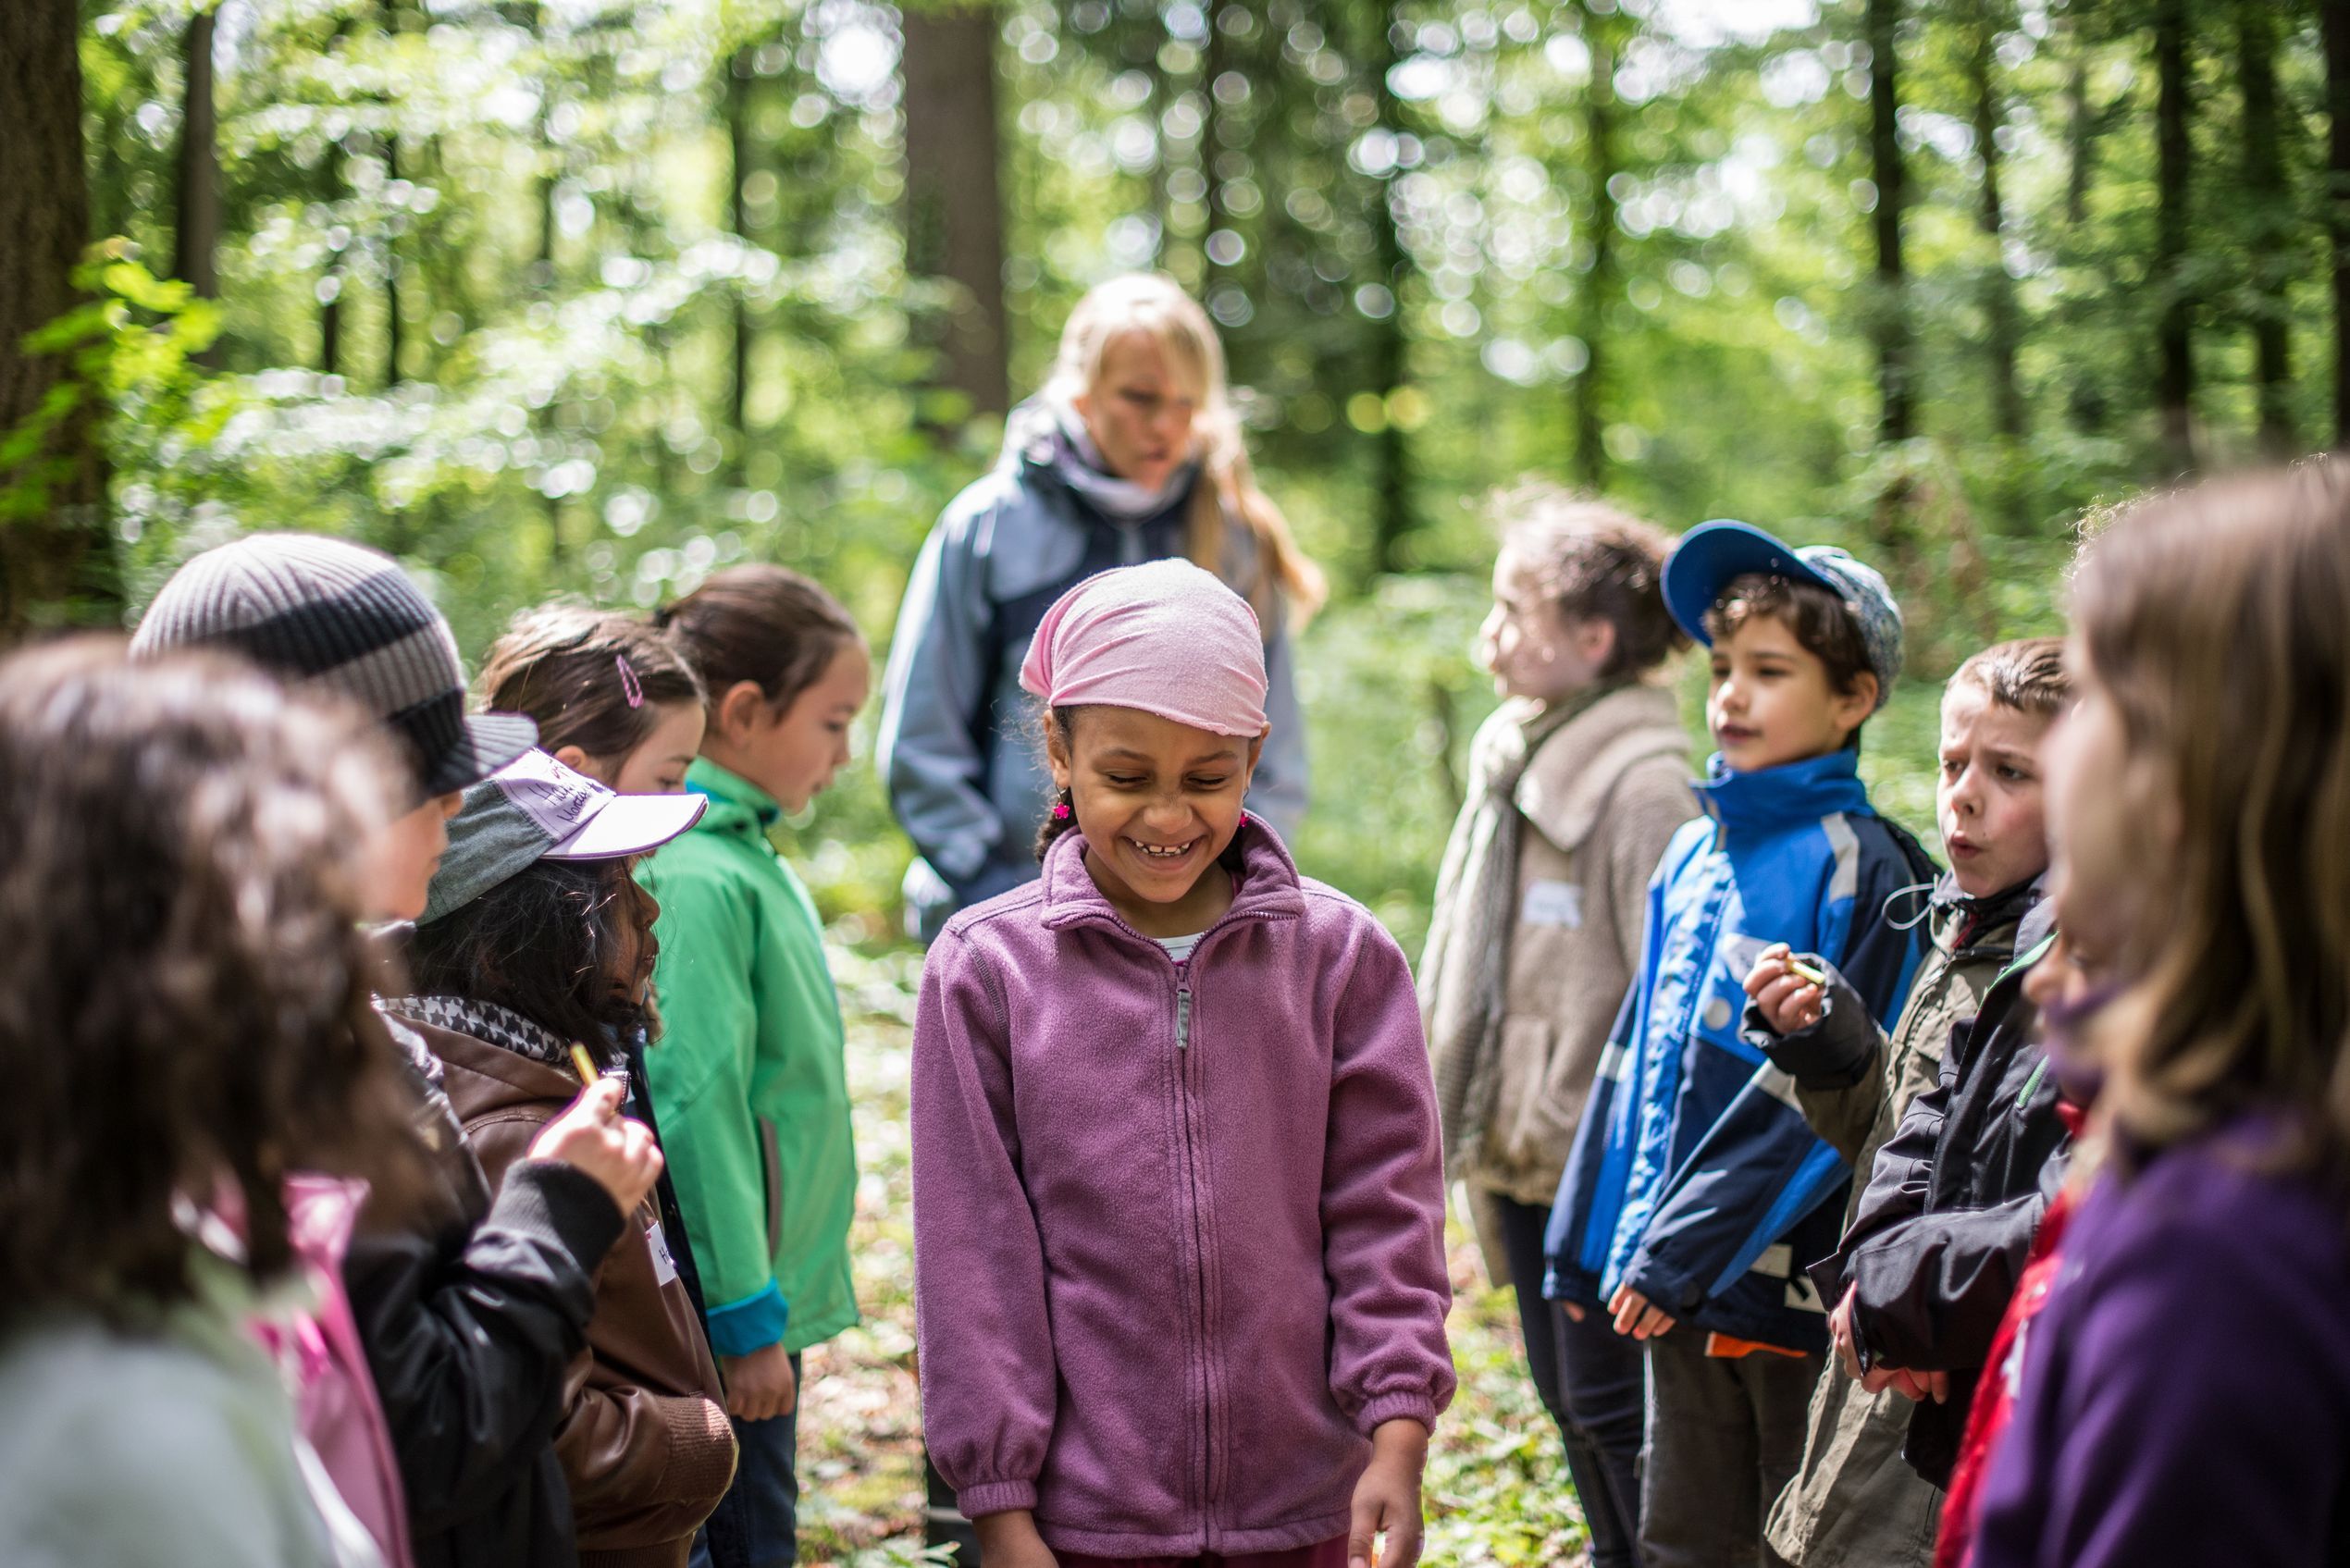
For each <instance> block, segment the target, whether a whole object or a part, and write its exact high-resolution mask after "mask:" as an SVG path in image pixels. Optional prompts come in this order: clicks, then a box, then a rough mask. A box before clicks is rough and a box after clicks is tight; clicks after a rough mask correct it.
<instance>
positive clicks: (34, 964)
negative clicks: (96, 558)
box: [0, 639, 419, 1316]
mask: <svg viewBox="0 0 2350 1568" xmlns="http://www.w3.org/2000/svg"><path fill="white" fill-rule="evenodd" d="M378 730H379V726H377V725H375V724H373V723H370V722H367V721H366V720H365V718H364V717H363V716H361V715H359V714H357V713H356V712H346V711H344V710H341V709H340V708H329V707H327V706H322V705H321V702H320V700H318V699H312V698H295V697H291V696H289V695H288V694H287V693H286V692H285V690H284V689H283V688H282V687H280V686H279V685H278V684H277V683H275V682H274V681H272V680H270V679H268V678H267V677H266V676H265V675H263V674H262V673H259V672H258V671H256V670H254V669H253V668H251V667H250V666H248V665H245V664H242V663H241V662H237V661H232V660H230V659H229V658H227V657H226V656H222V655H216V654H200V653H182V654H175V655H171V656H167V657H165V658H161V659H157V660H154V661H145V662H142V663H139V664H135V665H134V664H130V663H128V662H126V661H125V658H124V654H123V649H122V646H121V644H120V643H119V642H118V641H115V640H113V639H88V640H80V641H74V642H65V643H54V644H50V645H47V646H44V647H41V648H34V649H31V650H29V651H25V652H19V653H17V654H15V655H13V656H11V657H9V658H8V659H6V661H0V1083H5V1084H6V1093H0V1303H5V1305H0V1313H6V1314H31V1313H34V1312H39V1311H46V1310H54V1309H58V1308H65V1309H69V1310H84V1311H93V1312H97V1313H100V1314H103V1315H108V1316H119V1315H124V1314H126V1313H131V1312H135V1311H139V1310H142V1308H143V1307H152V1306H155V1305H161V1304H167V1303H173V1302H177V1301H183V1300H187V1299H190V1298H191V1297H192V1296H193V1295H194V1293H195V1287H194V1282H193V1280H192V1277H191V1273H190V1263H191V1254H192V1252H193V1251H194V1247H193V1243H192V1242H191V1241H190V1240H189V1236H188V1234H187V1232H186V1230H185V1229H184V1228H183V1227H182V1225H181V1223H180V1222H179V1220H178V1219H177V1218H176V1217H175V1207H176V1206H177V1207H181V1208H184V1205H185V1204H186V1203H187V1202H188V1201H189V1200H195V1201H197V1202H212V1201H219V1202H222V1203H223V1204H228V1203H231V1202H236V1203H241V1205H242V1208H243V1210H244V1216H243V1229H244V1240H245V1248H246V1257H245V1260H244V1266H245V1268H246V1269H247V1271H248V1272H249V1273H250V1274H251V1275H252V1276H253V1277H254V1278H256V1279H258V1278H267V1277H269V1276H272V1275H275V1274H278V1273H279V1272H280V1271H282V1270H283V1269H284V1268H285V1267H286V1266H287V1264H288V1261H289V1256H290V1254H289V1250H288V1246H287V1241H286V1218H285V1209H284V1205H283V1202H282V1198H281V1191H282V1181H283V1179H284V1177H285V1176H286V1175H287V1173H288V1172H290V1171H291V1170H295V1169H300V1168H309V1169H326V1170H333V1171H338V1172H340V1173H344V1174H353V1175H366V1176H369V1177H370V1178H371V1179H372V1178H374V1177H375V1176H377V1174H379V1173H383V1172H390V1171H392V1170H393V1169H394V1168H395V1167H399V1168H402V1169H405V1170H406V1172H407V1174H408V1177H409V1179H411V1180H413V1179H414V1175H415V1169H416V1167H414V1166H413V1165H403V1162H404V1161H413V1160H415V1159H416V1158H418V1157H419V1155H418V1151H417V1149H416V1145H415V1142H414V1135H413V1133H412V1132H411V1130H410V1125H409V1121H408V1118H407V1105H406V1103H405V1096H404V1095H403V1093H402V1083H401V1080H400V1079H399V1077H398V1073H399V1070H400V1069H399V1067H398V1065H397V1060H396V1056H395V1053H394V1049H393V1046H392V1044H391V1041H390V1036H389V1034H388V1033H387V1032H386V1031H385V1029H384V1027H383V1024H382V1022H381V1020H380V1019H377V1016H376V1014H375V1012H374V1009H373V1007H372V1006H371V1005H370V996H369V994H370V991H371V989H372V982H373V981H374V977H375V963H376V960H375V957H374V955H373V952H372V950H371V948H370V946H369V945H368V944H367V941H366V939H365V936H364V935H363V934H362V932H360V930H359V926H358V920H359V917H360V915H361V913H362V910H361V899H360V895H361V889H360V879H359V876H358V874H357V868H356V865H355V859H356V857H357V856H358V854H359V853H360V851H361V850H362V848H363V846H365V843H366V842H367V840H368V838H369V836H370V835H371V834H372V833H374V832H375V831H376V830H377V827H378V826H379V825H380V824H381V823H382V822H383V821H386V820H388V817H389V815H390V812H391V811H392V810H394V809H397V808H396V805H395V803H394V802H393V800H392V799H391V792H392V790H393V788H394V787H395V785H396V784H398V783H400V782H402V781H404V780H405V778H406V776H407V775H406V773H405V772H404V771H403V770H402V767H401V766H400V765H399V764H398V762H397V761H396V759H394V758H393V757H392V756H391V754H390V752H389V750H388V749H387V748H386V747H385V744H384V742H383V741H382V740H381V739H380V738H378ZM224 1212H226V1211H225V1210H224Z"/></svg>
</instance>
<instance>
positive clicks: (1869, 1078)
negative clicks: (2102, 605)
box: [1745, 637, 2070, 1568]
mask: <svg viewBox="0 0 2350 1568" xmlns="http://www.w3.org/2000/svg"><path fill="white" fill-rule="evenodd" d="M2069 692H2070V686H2069V684H2068V682H2067V680H2066V677H2065V670H2064V644H2063V643H2062V641H2060V640H2059V639H2058V638H2055V637H2040V638H2035V639H2030V640H2026V641H2021V642H2009V643H2001V644H1999V645H1998V646H1997V647H1994V648H1985V649H1984V650H1983V651H1982V652H1980V653H1978V654H1976V655H1974V656H1973V658H1971V659H1969V660H1968V661H1966V662H1965V663H1963V664H1961V665H1960V666H1959V669H1958V672H1957V673H1955V674H1953V675H1952V676H1951V677H1950V681H1949V684H1948V685H1947V686H1946V687H1945V688H1944V690H1943V694H1942V734H1941V746H1940V756H1939V761H1940V769H1939V772H1938V775H1937V779H1936V786H1935V814H1936V819H1937V821H1938V824H1939V826H1940V828H1941V830H1942V844H1943V848H1944V851H1945V852H1946V853H1947V854H1948V856H1949V858H1950V862H1951V870H1949V871H1948V872H1947V873H1946V874H1945V875H1944V876H1943V877H1942V879H1941V881H1940V882H1938V883H1936V885H1935V887H1934V889H1933V892H1932V895H1931V896H1930V897H1928V898H1925V899H1923V901H1921V902H1920V903H1918V904H1915V905H1912V906H1911V909H1910V910H1909V911H1904V912H1903V918H1905V919H1906V918H1909V915H1910V913H1911V912H1914V914H1915V916H1916V917H1917V918H1918V919H1919V920H1922V922H1923V927H1924V929H1925V930H1926V931H1928V932H1931V935H1932V944H1933V945H1932V949H1931V951H1930V952H1929V953H1928V954H1927V955H1926V957H1925V961H1924V963H1923V965H1922V966H1921V967H1920V969H1919V970H1918V977H1917V982H1916V984H1915V985H1914V986H1913V987H1912V988H1911V993H1910V1001H1909V1005H1908V1006H1906V1007H1905V1008H1903V1009H1902V1013H1901V1021H1900V1023H1899V1025H1898V1026H1896V1027H1895V1029H1894V1030H1893V1031H1892V1032H1891V1034H1889V1035H1888V1034H1886V1032H1885V1031H1882V1030H1880V1029H1879V1028H1878V1027H1877V1025H1876V1022H1875V1020H1874V1019H1871V1018H1870V1017H1869V1016H1868V1009H1867V1006H1866V1005H1865V1004H1863V1003H1862V1002H1861V999H1860V998H1859V997H1858V996H1857V995H1855V994H1852V992H1851V991H1850V989H1849V986H1847V985H1845V984H1844V983H1843V982H1842V979H1841V977H1840V976H1838V975H1837V974H1836V973H1835V972H1834V969H1833V966H1830V965H1828V964H1827V963H1826V960H1824V959H1822V958H1818V957H1812V956H1805V957H1802V958H1800V959H1797V958H1794V957H1793V956H1791V955H1789V954H1787V952H1786V951H1785V950H1784V949H1782V948H1777V947H1774V948H1771V949H1768V950H1766V951H1765V952H1764V953H1763V954H1762V957H1761V958H1760V959H1759V960H1758V961H1757V962H1756V964H1755V965H1754V967H1753V969H1752V971H1751V972H1750V973H1749V974H1748V976H1747V979H1746V990H1747V994H1748V995H1749V996H1750V997H1752V998H1753V999H1754V1000H1753V1002H1752V1004H1751V1005H1750V1006H1749V1007H1748V1009H1747V1014H1746V1031H1745V1033H1746V1040H1747V1042H1748V1043H1750V1044H1751V1045H1753V1046H1755V1047H1756V1048H1758V1049H1759V1050H1761V1051H1762V1052H1763V1053H1764V1054H1765V1055H1766V1056H1769V1057H1770V1058H1771V1060H1772V1061H1774V1062H1775V1063H1776V1064H1777V1065H1778V1066H1780V1067H1782V1068H1786V1069H1787V1072H1788V1073H1790V1074H1791V1075H1792V1076H1793V1077H1794V1080H1795V1084H1796V1090H1797V1098H1798V1100H1799V1101H1800V1105H1801V1106H1802V1109H1803V1114H1804V1116H1805V1117H1806V1118H1807V1119H1808V1120H1809V1121H1810V1122H1811V1124H1812V1130H1814V1131H1815V1132H1817V1133H1818V1134H1819V1135H1820V1136H1821V1137H1822V1138H1824V1139H1826V1140H1827V1141H1828V1142H1829V1143H1831V1144H1833V1145H1834V1146H1835V1147H1836V1150H1837V1153H1838V1154H1844V1155H1846V1156H1847V1157H1848V1158H1849V1159H1851V1160H1852V1162H1853V1166H1854V1169H1855V1170H1856V1171H1857V1172H1859V1173H1860V1179H1858V1180H1856V1181H1855V1182H1854V1183H1853V1187H1852V1198H1851V1201H1850V1203H1849V1204H1848V1205H1847V1207H1846V1211H1845V1224H1846V1226H1847V1227H1848V1228H1849V1227H1850V1226H1851V1225H1852V1223H1853V1221H1854V1219H1855V1218H1856V1217H1857V1216H1858V1215H1859V1214H1860V1212H1861V1207H1862V1204H1861V1196H1862V1190H1863V1189H1864V1188H1865V1187H1866V1186H1867V1185H1868V1173H1869V1172H1870V1170H1871V1168H1872V1167H1873V1165H1874V1162H1875V1159H1876V1155H1877V1151H1878V1150H1879V1149H1880V1148H1882V1147H1884V1146H1885V1144H1886V1141H1887V1140H1888V1139H1889V1138H1891V1137H1892V1136H1893V1133H1894V1130H1895V1129H1896V1128H1897V1127H1899V1126H1900V1125H1901V1123H1902V1121H1903V1118H1904V1117H1906V1116H1907V1115H1908V1114H1909V1113H1910V1111H1911V1105H1912V1103H1913V1102H1915V1101H1916V1100H1917V1099H1918V1098H1919V1097H1920V1096H1921V1095H1923V1094H1924V1093H1927V1092H1928V1091H1930V1090H1932V1089H1933V1088H1934V1086H1935V1083H1936V1080H1937V1078H1938V1077H1939V1076H1940V1074H1941V1073H1942V1071H1943V1068H1944V1062H1945V1056H1946V1052H1945V1047H1946V1046H1947V1045H1948V1043H1950V1041H1951V1040H1952V1038H1953V1031H1954V1030H1956V1029H1958V1028H1959V1027H1960V1026H1961V1025H1962V1024H1964V1023H1967V1022H1969V1021H1971V1020H1973V1019H1975V1018H1976V1016H1977V1015H1978V1014H1979V1013H1983V1012H1985V1010H1986V1002H1985V998H1986V996H1987V995H1988V994H1990V993H1991V991H1992V989H1993V987H1994V984H1995V982H1997V983H2006V982H2005V981H2004V980H2003V978H2002V977H2003V976H2004V975H2006V974H2007V973H2008V971H2009V970H2010V966H2012V965H2014V964H2015V961H2016V959H2017V958H2018V957H2020V956H2022V955H2027V954H2030V953H2031V952H2032V951H2033V950H2034V949H2035V947H2037V946H2039V945H2042V943H2043V938H2044V936H2045V933H2046V932H2047V929H2048V926H2049V923H2050V920H2051V919H2052V915H2053V909H2052V907H2051V905H2050V904H2049V902H2048V901H2047V899H2046V898H2045V897H2044V896H2043V883H2044V882H2045V880H2046V873H2047V865H2048V839H2047V825H2046V822H2045V821H2044V819H2043V816H2042V811H2041V793H2040V768H2039V760H2038V752H2039V747H2040V743H2041V741H2042V740H2043V739H2044V738H2045V736H2046V735H2047V730H2048V726H2049V725H2050V724H2051V723H2053V722H2055V720H2056V718H2057V715H2058V714H2059V712H2060V711H2062V710H2063V708H2064V705H2065V703H2066V701H2067V700H2068V698H2069ZM1791 960H1792V961H1791ZM1795 962H1800V963H1801V964H1802V965H1803V967H1804V968H1806V969H1812V971H1813V972H1814V973H1818V974H1820V975H1821V977H1822V978H1823V979H1824V980H1826V981H1827V982H1828V984H1827V985H1826V986H1825V987H1822V986H1819V985H1816V984H1814V983H1813V982H1812V981H1810V980H1808V979H1806V978H1805V977H1804V976H1803V975H1802V974H1800V973H1798V972H1796V971H1795V969H1794V963H1795ZM1801 1261H1806V1262H1809V1261H1811V1260H1801ZM1817 1278H1818V1272H1817V1271H1816V1270H1815V1271H1814V1279H1815V1281H1816V1280H1817ZM1842 1293H1843V1292H1842V1291H1841V1290H1826V1289H1823V1291H1822V1296H1823V1299H1824V1300H1835V1299H1836V1298H1837V1297H1839V1296H1841V1295H1842ZM1846 1311H1847V1313H1848V1315H1849V1309H1846ZM1836 1320H1837V1314H1836V1313H1835V1312H1834V1311H1832V1312H1831V1314H1830V1319H1829V1321H1830V1327H1831V1334H1832V1335H1833V1332H1834V1325H1835V1323H1836ZM1951 1392H1952V1393H1953V1394H1959V1393H1961V1392H1962V1390H1960V1389H1956V1388H1955V1387H1954V1388H1953V1389H1952V1390H1951ZM1917 1408H1918V1406H1917V1405H1916V1404H1914V1403H1913V1402H1912V1401H1911V1399H1909V1398H1905V1397H1903V1393H1902V1391H1901V1390H1899V1389H1881V1390H1879V1391H1877V1392H1874V1393H1872V1392H1870V1391H1869V1390H1868V1389H1865V1388H1864V1387H1863V1386H1862V1385H1861V1383H1859V1382H1857V1381H1855V1380H1854V1379H1852V1378H1850V1377H1846V1376H1845V1375H1844V1373H1843V1371H1842V1370H1841V1369H1840V1368H1836V1367H1831V1368H1829V1369H1828V1371H1827V1372H1826V1373H1825V1374H1824V1375H1823V1376H1822V1377H1821V1378H1820V1384H1819V1387H1818V1389H1816V1390H1815V1391H1814V1392H1813V1394H1812V1410H1811V1418H1810V1426H1809V1433H1808V1436H1807V1438H1806V1441H1805V1444H1804V1451H1803V1464H1802V1468H1801V1470H1800V1473H1799V1474H1798V1475H1797V1476H1796V1479H1795V1481H1794V1482H1793V1483H1792V1484H1791V1485H1790V1486H1789V1487H1788V1488H1787V1490H1786V1491H1785V1492H1784V1493H1782V1494H1781V1495H1780V1497H1779V1500H1778V1501H1777V1503H1776V1504H1775V1506H1774V1507H1773V1508H1772V1510H1771V1518H1770V1526H1769V1538H1770V1542H1771V1547H1772V1549H1773V1550H1775V1551H1776V1552H1777V1553H1778V1554H1779V1556H1780V1557H1781V1558H1783V1559H1785V1560H1786V1561H1787V1562H1788V1563H1790V1564H1796V1565H1799V1568H1802V1565H1810V1568H1836V1565H1837V1564H1840V1563H1848V1562H1865V1563H1868V1564H1871V1565H1872V1568H1930V1564H1931V1563H1932V1562H1933V1557H1934V1542H1935V1532H1936V1521H1937V1519H1938V1518H1939V1515H1940V1513H1941V1501H1942V1496H1941V1492H1940V1491H1939V1489H1938V1488H1936V1486H1934V1485H1932V1484H1930V1483H1929V1481H1928V1480H1927V1479H1926V1478H1924V1477H1923V1476H1922V1475H1920V1473H1919V1472H1918V1471H1917V1470H1915V1469H1912V1468H1911V1465H1910V1464H1909V1463H1904V1461H1903V1458H1902V1449H1903V1444H1904V1442H1905V1440H1906V1439H1907V1438H1909V1437H1910V1434H1911V1413H1912V1412H1913V1411H1914V1410H1916V1409H1917ZM1950 1429H1951V1430H1952V1431H1953V1432H1955V1431H1956V1430H1957V1428H1956V1426H1951V1428H1950Z"/></svg>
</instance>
